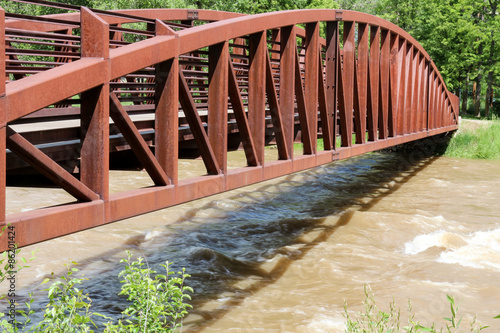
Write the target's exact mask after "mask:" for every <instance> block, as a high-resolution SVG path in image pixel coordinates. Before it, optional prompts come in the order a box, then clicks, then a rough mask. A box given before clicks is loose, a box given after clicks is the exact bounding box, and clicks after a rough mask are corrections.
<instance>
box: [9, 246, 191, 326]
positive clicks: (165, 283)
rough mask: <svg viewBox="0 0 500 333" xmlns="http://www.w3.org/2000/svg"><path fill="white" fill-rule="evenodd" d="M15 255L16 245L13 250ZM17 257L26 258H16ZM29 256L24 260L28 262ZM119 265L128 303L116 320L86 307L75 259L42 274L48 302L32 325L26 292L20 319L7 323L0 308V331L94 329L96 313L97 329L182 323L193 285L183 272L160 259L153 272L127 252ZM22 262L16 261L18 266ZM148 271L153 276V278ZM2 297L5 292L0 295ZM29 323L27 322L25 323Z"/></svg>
mask: <svg viewBox="0 0 500 333" xmlns="http://www.w3.org/2000/svg"><path fill="white" fill-rule="evenodd" d="M16 251H17V252H16V254H17V253H19V250H17V249H16ZM6 258H8V256H7V255H6V252H4V253H3V259H0V267H1V265H2V263H3V262H4V260H5V259H6ZM22 260H23V262H27V261H26V260H25V259H22ZM31 260H33V258H32V259H30V261H31ZM120 262H121V263H125V264H126V265H125V268H124V269H123V271H121V272H120V274H119V276H120V277H122V278H123V280H122V281H120V282H121V283H122V288H121V292H120V295H125V296H127V300H128V301H130V302H131V304H130V305H129V306H128V307H127V308H126V309H125V310H124V311H123V312H122V314H123V317H122V318H121V319H119V320H118V322H117V323H113V322H111V318H109V317H106V316H104V315H102V314H99V313H94V312H92V311H91V309H90V308H91V305H92V300H91V298H90V297H89V296H88V294H86V293H84V291H83V289H80V288H79V285H81V284H82V283H83V281H85V280H87V279H86V278H83V277H81V278H76V277H74V274H75V273H76V272H78V269H77V268H76V267H74V266H76V265H78V264H77V263H76V262H71V264H67V265H66V268H67V273H66V275H64V276H62V277H60V278H53V277H52V278H47V279H45V280H44V281H43V282H42V284H45V283H47V282H50V281H53V282H52V284H51V285H50V286H49V287H48V288H47V289H45V291H47V293H48V299H49V302H48V304H47V306H46V308H45V311H44V313H43V319H42V320H41V321H40V322H39V323H38V324H36V325H33V324H32V320H31V317H32V315H33V314H34V313H35V311H33V310H32V309H31V304H32V303H33V301H34V299H33V296H32V294H30V300H29V301H28V302H26V303H25V306H26V309H27V310H19V309H16V312H17V314H18V315H21V316H22V317H23V318H24V319H23V321H22V322H21V321H18V320H17V319H16V320H15V321H14V322H13V321H11V320H8V319H5V318H8V317H6V316H5V314H4V313H0V319H1V320H0V328H1V329H2V332H6V333H7V332H8V333H11V332H37V333H38V332H50V333H70V332H89V333H90V332H95V331H94V330H95V329H96V328H97V325H96V324H95V323H94V319H95V318H96V316H98V317H103V318H105V319H108V320H110V321H108V322H107V323H106V324H105V329H104V331H103V332H106V333H115V332H116V333H118V332H120V333H121V332H159V333H160V332H161V333H163V332H176V331H178V330H179V329H181V327H182V318H183V317H184V316H185V315H186V314H187V310H188V309H189V308H191V305H189V304H187V303H185V301H186V300H190V299H191V297H190V296H189V294H188V292H193V290H192V289H191V288H190V287H188V286H185V285H184V281H185V279H186V278H188V277H189V275H188V274H186V273H185V271H184V269H183V270H182V272H178V276H175V273H174V272H172V271H171V270H170V264H169V263H168V262H166V263H165V264H163V265H161V266H162V267H163V268H164V269H165V273H164V274H157V272H156V271H154V270H152V269H151V268H150V267H149V266H148V265H147V262H146V261H145V260H144V259H143V258H138V259H137V260H132V254H131V253H130V252H128V251H127V258H125V259H122V260H121V261H120ZM24 267H27V266H19V268H18V271H19V270H20V269H22V268H24ZM9 269H10V266H9V267H7V265H6V266H5V267H1V269H0V282H1V281H3V280H4V279H5V277H6V276H8V274H9V273H8V271H9ZM153 275H154V277H153ZM4 297H5V296H4ZM30 324H31V327H30Z"/></svg>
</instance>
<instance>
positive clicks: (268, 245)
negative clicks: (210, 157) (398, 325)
mask: <svg viewBox="0 0 500 333" xmlns="http://www.w3.org/2000/svg"><path fill="white" fill-rule="evenodd" d="M408 161H409V159H408V157H405V156H403V155H398V154H395V153H372V154H367V155H364V156H361V157H357V158H352V159H349V160H347V161H343V162H338V163H334V164H330V165H327V166H322V167H318V168H314V169H311V170H308V171H306V172H302V173H298V174H294V175H290V176H287V177H282V178H281V179H280V181H279V182H275V181H273V182H267V183H262V184H257V185H253V186H249V187H246V188H243V189H239V190H236V191H233V192H230V193H226V194H222V195H218V196H215V197H212V198H208V199H203V200H200V201H196V202H192V203H188V204H185V205H181V206H178V207H173V208H169V209H166V210H163V211H158V212H154V213H151V214H147V215H143V216H140V217H137V218H133V219H129V220H126V221H123V222H118V223H114V224H110V225H108V226H103V227H101V228H96V229H93V230H92V231H86V232H83V233H79V234H75V235H71V236H68V237H67V238H62V239H60V240H58V241H53V242H52V243H51V244H50V245H47V247H46V248H44V245H43V244H40V245H39V247H40V246H41V247H42V251H41V253H40V254H39V255H38V256H39V259H37V260H38V261H37V262H36V267H33V268H32V270H33V271H35V272H36V273H35V274H37V275H39V276H43V275H44V274H47V273H48V272H50V270H57V269H58V268H57V267H60V266H56V265H60V261H59V262H58V263H57V264H53V263H51V262H50V261H48V262H46V259H44V256H46V255H47V254H48V253H51V255H52V257H55V261H56V262H57V260H61V259H58V258H66V256H71V255H74V256H80V257H81V258H82V260H81V262H82V267H81V268H82V270H83V272H84V273H85V274H86V276H87V277H89V278H90V281H89V282H88V283H87V284H86V286H85V287H86V290H87V291H88V292H89V293H90V296H91V297H92V299H93V300H94V302H93V306H92V307H93V308H94V311H97V312H101V313H105V314H107V315H111V316H115V317H116V316H117V315H118V314H119V313H120V312H121V311H122V310H123V309H124V307H125V306H126V303H125V301H124V300H123V298H119V297H117V296H116V295H117V294H118V292H119V288H120V284H119V279H118V278H117V275H118V272H119V271H120V270H121V269H122V267H121V266H119V265H116V263H117V262H118V260H119V258H121V257H123V256H124V250H125V249H130V250H132V251H134V252H135V253H137V254H141V255H144V256H146V257H147V260H148V262H149V264H150V265H152V266H153V267H154V268H157V269H159V264H161V263H163V262H165V261H166V260H168V261H171V262H174V264H173V267H174V268H175V269H176V270H178V269H180V268H181V267H186V270H187V272H188V273H190V274H191V275H192V277H191V278H190V280H189V284H190V285H191V286H192V287H193V288H194V290H195V293H194V295H193V305H194V311H192V314H191V315H190V316H189V317H188V318H187V319H186V321H185V331H188V332H196V331H204V332H212V331H220V332H232V331H234V332H237V331H238V332H240V331H241V332H247V331H248V332H253V331H265V332H273V331H275V332H283V331H288V332H306V331H307V332H325V331H330V332H341V331H343V322H344V319H343V317H342V312H343V304H344V300H346V301H347V302H348V304H349V307H350V308H353V309H360V306H361V301H362V299H363V292H362V290H363V287H364V285H365V284H370V285H371V287H372V289H373V291H374V292H375V295H376V298H377V300H378V301H379V302H380V303H381V304H388V303H389V302H390V301H391V300H392V297H394V298H395V300H396V302H397V303H398V304H399V305H401V306H402V307H403V312H404V307H405V305H406V303H407V299H408V298H411V299H412V304H413V307H414V309H415V311H416V312H417V317H419V319H420V320H423V321H424V324H429V323H430V322H431V321H439V320H441V318H442V317H445V316H448V315H449V314H448V312H447V311H448V306H447V304H446V294H453V295H455V296H456V298H457V299H459V300H463V303H462V305H461V310H463V313H464V314H465V313H468V314H475V313H477V314H478V315H479V319H480V320H481V321H483V322H484V323H487V324H489V325H492V326H493V324H495V322H494V321H493V319H491V318H492V317H494V316H495V315H497V314H498V313H500V283H499V282H498V281H500V267H499V265H498V262H499V261H500V260H499V259H500V249H499V244H500V235H499V230H500V221H499V218H500V208H499V207H498V202H499V199H500V193H499V192H498V190H497V189H498V188H499V186H500V171H499V170H500V168H499V167H500V162H498V161H494V162H485V161H465V160H454V159H447V158H430V159H425V160H422V161H412V162H413V163H410V162H408ZM477 170H481V173H478V172H477ZM118 190H119V189H118ZM68 244H73V249H69V248H68ZM75 244H76V246H75ZM63 248H64V250H65V251H66V250H67V252H66V253H64V254H61V255H59V254H58V253H60V252H62V251H63ZM72 251H73V252H72ZM45 258H47V257H45ZM28 280H29V279H27V278H26V281H27V282H26V284H28ZM32 287H33V285H31V286H30V287H26V288H25V290H28V289H30V288H32ZM38 306H41V305H40V304H39V305H38ZM469 319H470V318H469ZM426 320H427V321H428V322H425V321H426ZM465 320H468V318H466V319H465ZM495 329H497V330H498V329H500V325H497V327H495V328H493V331H494V330H495Z"/></svg>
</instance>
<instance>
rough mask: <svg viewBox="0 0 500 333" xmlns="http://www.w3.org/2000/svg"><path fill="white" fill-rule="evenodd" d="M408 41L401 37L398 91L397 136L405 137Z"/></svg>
mask: <svg viewBox="0 0 500 333" xmlns="http://www.w3.org/2000/svg"><path fill="white" fill-rule="evenodd" d="M406 45H407V41H406V39H404V38H402V37H401V36H400V37H399V54H398V69H399V89H398V91H397V94H398V95H397V97H398V108H397V123H396V134H397V135H403V134H404V130H405V103H406V86H407V85H408V81H407V79H406V78H407V77H408V75H407V74H408V71H407V67H408V64H407V63H406V58H407V57H406Z"/></svg>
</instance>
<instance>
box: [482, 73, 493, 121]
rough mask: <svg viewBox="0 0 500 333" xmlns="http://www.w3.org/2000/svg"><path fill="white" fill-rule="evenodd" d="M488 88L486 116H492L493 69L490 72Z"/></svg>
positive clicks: (485, 104)
mask: <svg viewBox="0 0 500 333" xmlns="http://www.w3.org/2000/svg"><path fill="white" fill-rule="evenodd" d="M487 81H488V89H486V99H485V103H484V116H485V117H486V118H489V117H490V107H491V106H492V104H493V87H492V86H493V71H491V70H490V71H489V72H488V79H487Z"/></svg>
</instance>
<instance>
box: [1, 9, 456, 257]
mask: <svg viewBox="0 0 500 333" xmlns="http://www.w3.org/2000/svg"><path fill="white" fill-rule="evenodd" d="M16 1H17V0H16ZM19 1H20V2H27V3H31V4H36V5H40V6H50V7H56V8H59V9H61V10H64V11H65V12H64V13H62V14H54V15H47V16H27V15H20V14H13V13H8V12H5V11H4V10H3V9H2V10H0V39H2V41H0V47H2V50H0V57H1V64H2V65H1V66H0V67H1V68H0V70H1V71H2V72H3V73H2V74H1V75H3V76H4V77H5V80H4V81H3V82H2V83H1V84H0V158H1V163H0V223H1V224H2V225H4V226H5V225H7V224H8V225H10V226H13V227H14V228H15V241H16V243H18V244H19V245H20V246H24V245H28V244H33V243H36V242H40V241H44V240H48V239H51V238H54V237H59V236H62V235H65V234H69V233H73V232H77V231H80V230H83V229H87V228H92V227H95V226H99V225H102V224H105V223H109V222H113V221H117V220H120V219H124V218H128V217H132V216H135V215H139V214H144V213H147V212H151V211H154V210H158V209H161V208H165V207H169V206H172V205H176V204H180V203H183V202H187V201H190V200H194V199H197V198H201V197H204V196H208V195H211V194H215V193H219V192H223V191H227V190H231V189H235V188H238V187H241V186H245V185H249V184H253V183H256V182H260V181H264V180H268V179H271V178H274V177H279V176H282V175H286V174H289V173H293V172H297V171H301V170H305V169H307V168H311V167H315V166H318V165H321V164H325V163H329V162H332V161H336V160H341V159H346V158H349V157H351V156H355V155H359V154H363V153H365V152H370V151H375V150H379V149H382V148H387V147H391V146H394V145H398V144H402V143H406V142H410V141H415V140H419V139H423V138H426V137H430V136H435V135H440V134H443V133H447V132H451V131H454V130H456V129H457V127H458V103H459V102H458V98H457V97H456V96H455V95H453V94H452V93H450V92H449V91H448V90H447V88H446V85H445V83H444V81H443V79H442V77H441V75H440V74H439V71H438V69H437V68H436V66H435V64H434V63H433V62H432V60H431V59H430V57H429V55H428V54H427V53H426V51H425V50H424V49H423V48H422V46H421V45H420V44H419V43H418V42H417V41H416V40H415V39H414V38H412V37H411V36H410V35H409V34H408V33H407V32H405V31H404V30H402V29H401V28H399V27H397V26H396V25H394V24H392V23H390V22H387V21H385V20H383V19H381V18H378V17H375V16H372V15H368V14H364V13H359V12H353V11H345V10H344V11H343V10H326V9H321V10H295V11H283V12H273V13H265V14H258V15H243V14H237V13H229V12H218V11H210V10H193V9H142V10H117V11H104V10H93V9H89V8H85V7H79V6H72V5H66V4H62V3H53V2H48V1H42V0H22V1H21V0H19ZM322 36H323V37H322ZM141 117H142V118H141ZM110 119H111V120H110ZM141 119H142V120H141ZM61 121H62V122H61ZM64 121H69V122H71V121H73V125H69V126H62V125H54V126H49V125H51V124H52V125H53V124H62V123H63V122H64ZM27 124H28V125H30V126H34V127H33V128H35V130H32V131H25V132H23V131H21V130H19V128H20V127H22V126H21V125H27ZM74 124H76V125H74ZM37 126H38V127H37ZM47 126H48V127H47ZM16 129H17V130H16ZM297 132H300V139H301V141H302V143H303V152H302V153H301V154H297V153H296V152H295V154H294V146H293V143H294V140H295V139H296V135H297ZM229 135H236V136H238V138H239V139H240V140H241V144H242V147H243V149H244V152H245V156H246V159H247V166H246V167H241V168H237V169H228V168H227V159H228V154H227V151H228V148H227V147H228V137H229ZM318 137H321V138H322V140H323V143H324V149H321V150H318V148H317V140H318ZM269 138H272V143H273V144H276V147H277V151H278V156H279V157H278V159H277V160H275V161H265V162H264V152H265V150H264V148H265V146H266V144H269V142H270V139H269ZM185 140H191V141H192V142H194V143H195V144H196V147H197V149H198V151H199V153H200V155H201V157H202V159H203V162H204V165H205V167H206V170H207V174H206V175H205V176H200V177H194V178H190V179H181V180H179V179H178V167H179V166H178V160H179V144H180V143H181V142H183V141H185ZM124 145H125V146H126V147H128V148H129V149H131V151H133V153H134V154H135V156H136V157H137V159H138V160H139V161H140V163H141V164H142V166H143V167H144V169H145V170H146V171H147V172H148V174H149V175H150V177H151V179H152V181H153V182H154V184H155V186H151V187H146V188H138V189H134V190H130V191H125V192H122V193H116V194H110V191H109V169H110V167H109V165H110V153H111V152H113V151H116V150H118V149H119V147H123V146H124ZM58 147H59V148H58ZM68 159H73V160H74V161H76V164H77V165H76V166H75V167H74V169H71V168H68V167H67V165H64V161H65V160H68ZM28 165H29V166H30V167H32V168H33V169H35V170H37V171H38V172H40V173H41V174H43V175H45V176H46V177H47V178H49V179H50V180H51V181H52V182H54V183H55V184H56V185H57V186H59V187H61V188H63V189H64V190H66V191H67V192H68V193H69V194H71V195H72V196H74V197H75V199H76V200H75V202H73V203H69V204H66V205H59V206H54V207H46V208H42V209H36V210H32V211H26V212H21V213H15V214H6V213H5V207H6V177H7V175H8V174H9V173H11V172H15V171H16V169H19V168H22V167H23V166H28ZM2 237H3V238H2V240H1V248H2V250H4V249H6V248H7V242H8V239H7V234H6V233H5V234H4V235H3V236H2Z"/></svg>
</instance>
